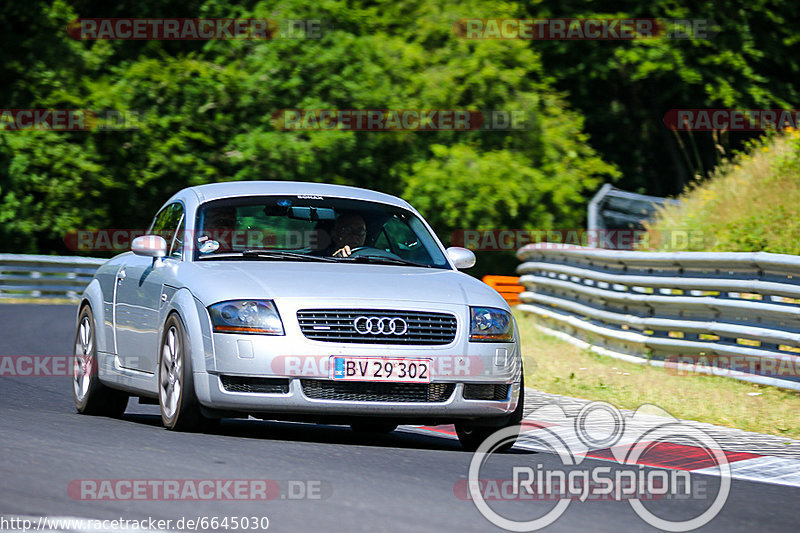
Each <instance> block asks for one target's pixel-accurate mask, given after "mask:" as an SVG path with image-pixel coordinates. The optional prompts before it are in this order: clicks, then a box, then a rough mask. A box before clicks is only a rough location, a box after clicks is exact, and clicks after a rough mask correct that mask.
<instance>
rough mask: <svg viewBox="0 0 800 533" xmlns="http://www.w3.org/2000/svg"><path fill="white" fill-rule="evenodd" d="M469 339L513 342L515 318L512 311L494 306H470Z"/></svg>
mask: <svg viewBox="0 0 800 533" xmlns="http://www.w3.org/2000/svg"><path fill="white" fill-rule="evenodd" d="M469 312H470V320H469V322H470V326H469V340H471V341H474V342H511V341H512V340H513V339H514V319H513V317H512V316H511V313H509V312H508V311H503V310H502V309H495V308H494V307H470V308H469Z"/></svg>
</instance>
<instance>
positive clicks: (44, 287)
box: [0, 254, 107, 300]
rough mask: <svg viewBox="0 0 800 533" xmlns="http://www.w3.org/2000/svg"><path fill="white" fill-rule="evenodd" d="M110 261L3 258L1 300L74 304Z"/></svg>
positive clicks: (73, 258) (57, 257)
mask: <svg viewBox="0 0 800 533" xmlns="http://www.w3.org/2000/svg"><path fill="white" fill-rule="evenodd" d="M106 261H107V259H98V258H95V257H66V256H54V255H20V254H0V299H3V298H5V299H8V298H68V299H71V300H75V299H77V298H78V296H79V295H80V293H81V292H82V291H83V289H84V288H85V287H86V285H88V284H89V282H90V281H91V279H92V276H93V275H94V273H95V271H96V270H97V268H98V267H99V266H100V265H102V264H103V263H105V262H106Z"/></svg>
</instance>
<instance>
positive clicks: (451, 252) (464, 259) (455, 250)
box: [445, 246, 475, 270]
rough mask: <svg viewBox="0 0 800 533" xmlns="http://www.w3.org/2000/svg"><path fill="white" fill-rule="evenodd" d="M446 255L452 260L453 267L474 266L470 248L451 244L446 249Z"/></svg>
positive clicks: (460, 268) (473, 257)
mask: <svg viewBox="0 0 800 533" xmlns="http://www.w3.org/2000/svg"><path fill="white" fill-rule="evenodd" d="M445 251H446V252H447V257H449V258H450V261H452V262H453V264H454V265H455V267H456V268H457V269H459V270H463V269H465V268H472V267H474V266H475V254H474V253H472V250H469V249H467V248H461V247H460V246H451V247H450V248H448V249H447V250H445Z"/></svg>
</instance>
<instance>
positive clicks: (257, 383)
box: [219, 376, 289, 394]
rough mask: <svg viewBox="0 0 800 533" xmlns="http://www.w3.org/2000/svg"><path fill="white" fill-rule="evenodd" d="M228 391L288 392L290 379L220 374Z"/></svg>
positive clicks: (223, 385)
mask: <svg viewBox="0 0 800 533" xmlns="http://www.w3.org/2000/svg"><path fill="white" fill-rule="evenodd" d="M219 379H220V381H221V382H222V387H223V388H224V389H225V390H226V391H227V392H255V393H257V394H288V393H289V380H288V379H283V378H251V377H246V376H220V377H219Z"/></svg>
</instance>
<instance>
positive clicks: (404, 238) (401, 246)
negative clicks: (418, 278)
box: [383, 216, 427, 262]
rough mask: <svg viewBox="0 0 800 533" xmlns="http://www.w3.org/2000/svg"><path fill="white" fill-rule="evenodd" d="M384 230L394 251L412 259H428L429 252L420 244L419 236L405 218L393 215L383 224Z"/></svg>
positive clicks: (402, 256)
mask: <svg viewBox="0 0 800 533" xmlns="http://www.w3.org/2000/svg"><path fill="white" fill-rule="evenodd" d="M383 231H384V232H385V234H386V236H387V237H388V243H390V245H391V246H392V247H393V248H394V249H393V250H391V251H392V252H393V253H395V254H397V255H398V256H399V257H401V258H403V259H408V260H410V261H422V262H424V261H425V260H426V257H427V253H426V252H425V249H424V248H423V246H422V245H421V244H420V242H419V237H417V235H416V234H415V233H414V231H413V230H412V229H411V228H409V227H408V224H406V222H405V221H404V220H402V219H400V218H397V216H393V217H392V218H390V219H389V220H387V221H386V224H384V225H383Z"/></svg>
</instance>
